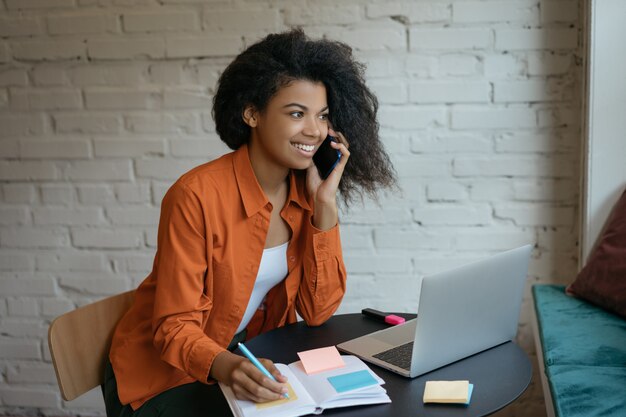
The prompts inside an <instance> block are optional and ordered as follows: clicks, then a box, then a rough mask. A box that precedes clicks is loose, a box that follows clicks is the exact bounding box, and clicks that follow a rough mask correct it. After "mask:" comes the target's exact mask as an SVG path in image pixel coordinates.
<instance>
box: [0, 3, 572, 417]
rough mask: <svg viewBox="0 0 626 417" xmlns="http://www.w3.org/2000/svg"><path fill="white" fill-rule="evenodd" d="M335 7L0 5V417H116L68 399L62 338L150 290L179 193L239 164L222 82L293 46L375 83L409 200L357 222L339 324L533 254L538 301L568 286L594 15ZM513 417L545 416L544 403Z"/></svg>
mask: <svg viewBox="0 0 626 417" xmlns="http://www.w3.org/2000/svg"><path fill="white" fill-rule="evenodd" d="M131 3H132V5H131ZM335 3H337V4H332V3H331V2H322V3H321V4H320V2H316V1H314V0H302V1H299V2H291V1H287V0H260V1H256V2H248V3H245V2H222V1H209V0H207V1H184V2H181V1H179V0H163V1H153V0H147V1H140V2H106V1H105V2H102V1H93V0H79V1H77V0H4V1H0V414H10V415H34V414H37V413H41V414H43V415H78V414H80V415H102V414H103V412H104V411H103V404H102V398H101V395H100V393H99V391H98V390H94V391H93V392H91V393H89V394H87V395H85V396H83V397H81V398H80V399H78V400H76V401H73V402H64V401H62V400H61V398H60V395H59V393H58V389H57V387H56V382H55V378H54V373H53V370H52V367H51V362H50V354H49V352H48V347H47V342H46V329H47V326H48V324H49V322H50V320H52V319H53V318H54V317H56V316H58V315H60V314H62V313H64V312H66V311H68V310H71V309H73V308H75V307H77V306H80V305H84V304H86V303H89V302H91V301H93V300H96V299H99V298H102V297H104V296H107V295H109V294H114V293H117V292H121V291H124V290H125V289H128V288H131V287H133V286H136V285H137V283H138V282H140V281H141V280H142V279H143V278H144V277H145V275H146V274H147V273H148V271H149V269H150V267H151V265H152V256H153V254H154V249H155V248H154V245H155V240H156V226H157V221H158V213H159V205H160V201H161V199H162V197H163V195H164V193H165V191H166V190H167V188H168V187H169V185H170V184H171V183H172V181H174V180H175V179H176V178H177V177H178V176H179V175H180V174H181V173H183V172H185V171H187V170H188V169H189V168H191V167H193V166H195V165H197V164H199V163H202V162H204V161H206V160H207V159H212V158H214V157H215V156H217V155H220V154H222V153H224V152H226V151H227V148H226V147H225V146H224V145H223V144H222V143H221V142H219V140H218V139H217V136H216V134H215V131H214V127H213V122H212V120H211V116H210V108H211V98H212V94H213V93H214V91H215V89H214V87H215V82H216V80H217V77H218V76H219V73H220V72H221V70H222V69H223V68H224V66H225V65H226V64H227V63H228V62H229V61H230V60H231V59H232V58H233V57H234V55H236V54H237V53H238V52H239V51H241V50H242V49H243V48H244V47H245V46H246V45H249V44H251V43H252V42H254V41H255V40H256V39H258V38H259V37H261V36H263V35H265V34H267V33H270V32H273V31H278V30H282V29H285V28H287V27H289V26H290V25H301V26H303V27H304V28H305V30H306V31H307V32H308V33H309V34H310V35H312V36H327V37H331V38H337V39H341V40H343V41H345V42H347V43H349V44H351V45H352V46H353V47H354V48H355V52H356V55H357V56H358V57H359V59H361V60H363V61H364V62H365V63H366V64H367V78H368V83H369V85H370V86H371V88H372V90H373V91H375V92H376V94H377V95H378V97H379V100H380V104H381V106H380V124H381V136H382V137H383V140H384V143H385V146H386V148H387V149H388V151H389V152H390V154H391V157H392V160H393V161H394V164H395V166H396V169H397V171H398V173H399V176H400V184H401V186H402V194H401V195H397V196H396V195H386V196H385V197H383V198H382V199H381V203H380V205H377V204H375V203H373V202H369V201H368V202H366V204H365V206H364V207H360V206H355V207H354V208H353V210H352V211H350V212H347V213H344V214H343V215H342V222H343V228H342V236H343V243H344V251H345V258H346V264H347V267H348V270H349V273H350V277H349V281H348V294H347V296H346V298H345V300H344V303H343V304H342V306H341V308H340V312H356V311H359V310H360V309H361V308H362V307H364V306H369V307H373V308H379V309H383V310H401V311H411V308H412V306H414V304H415V300H416V298H417V293H418V291H419V290H418V288H419V277H420V275H421V274H425V273H431V272H433V271H437V270H440V269H442V268H448V267H451V266H455V265H459V264H461V263H464V262H468V261H471V260H475V259H477V258H479V257H483V256H485V255H488V254H490V253H494V252H497V251H500V250H504V249H508V248H511V247H515V246H518V245H522V244H524V243H527V242H531V243H534V244H535V250H534V252H533V260H532V263H531V267H530V275H531V279H530V280H529V283H532V282H555V283H567V282H570V281H571V280H572V278H573V276H574V274H575V272H576V256H577V245H578V244H577V241H578V230H577V216H578V204H577V202H578V194H579V188H578V183H579V177H580V171H581V170H580V164H579V156H578V153H579V148H580V145H579V143H580V138H581V132H580V124H579V120H581V111H580V107H581V102H580V90H581V87H582V84H581V79H582V65H583V60H582V58H583V56H582V46H581V40H582V39H583V36H582V33H581V27H582V23H581V22H582V21H583V19H584V16H582V13H581V12H580V10H582V6H581V3H582V2H581V1H578V0H484V1H482V0H472V1H467V0H446V1H426V0H390V1H384V2H383V1H380V0H344V1H341V2H335ZM202 155H204V157H203V156H202ZM407 289H412V291H408V290H407ZM528 306H529V303H528V300H526V301H525V303H524V312H523V314H522V325H521V327H520V329H521V330H520V336H519V342H520V344H521V345H522V346H523V348H524V349H526V350H527V351H528V352H529V354H531V355H534V348H533V346H532V340H531V339H532V338H531V335H530V331H529V326H528V323H527V321H528V313H529V312H528ZM533 359H534V358H533ZM535 375H536V372H535ZM498 415H499V416H529V417H530V416H533V417H534V416H542V415H545V412H544V408H543V398H542V393H541V389H540V387H539V385H538V384H537V383H536V382H534V383H533V384H532V385H531V387H530V388H529V390H528V391H527V392H526V393H525V394H524V396H523V397H522V398H520V399H519V400H518V401H516V402H515V403H514V404H513V405H511V406H510V407H508V408H507V409H505V410H503V411H501V412H500V413H498Z"/></svg>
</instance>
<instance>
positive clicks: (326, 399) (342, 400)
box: [220, 355, 391, 417]
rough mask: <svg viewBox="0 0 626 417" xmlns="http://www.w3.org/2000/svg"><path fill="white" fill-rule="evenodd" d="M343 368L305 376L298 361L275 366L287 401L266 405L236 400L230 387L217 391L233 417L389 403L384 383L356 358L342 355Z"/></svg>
mask: <svg viewBox="0 0 626 417" xmlns="http://www.w3.org/2000/svg"><path fill="white" fill-rule="evenodd" d="M342 358H343V360H344V362H345V364H346V365H345V366H344V367H342V368H339V369H333V370H330V371H326V372H320V373H316V374H313V375H307V374H306V373H305V371H304V368H303V367H302V363H301V362H300V361H298V362H293V363H291V364H290V365H289V366H287V365H284V364H280V363H277V364H276V367H277V368H278V370H280V372H281V373H282V374H283V375H285V376H286V377H287V379H288V381H287V385H288V389H289V399H286V398H285V399H281V400H277V401H271V402H268V403H259V404H257V403H254V402H252V401H245V400H238V399H237V398H235V394H234V393H233V391H232V390H231V389H230V387H228V386H226V385H223V384H221V383H220V388H221V389H222V392H223V393H224V396H225V397H226V401H228V405H229V406H230V409H231V411H232V412H233V414H234V415H235V416H236V417H264V416H267V417H270V416H271V417H297V416H302V415H306V414H321V413H322V411H324V410H325V409H327V408H338V407H348V406H352V405H364V404H382V403H390V402H391V399H390V398H389V396H388V395H387V391H385V389H384V388H383V387H382V386H381V385H382V384H384V383H385V381H383V380H382V379H381V378H380V377H378V375H376V374H375V373H374V372H373V371H372V370H371V369H370V368H369V367H368V366H367V365H366V364H365V363H364V362H363V361H361V360H360V359H359V358H357V357H356V356H351V355H342Z"/></svg>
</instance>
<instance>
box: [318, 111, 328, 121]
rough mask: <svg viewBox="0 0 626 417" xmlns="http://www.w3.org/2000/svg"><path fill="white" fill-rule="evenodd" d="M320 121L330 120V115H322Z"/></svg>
mask: <svg viewBox="0 0 626 417" xmlns="http://www.w3.org/2000/svg"><path fill="white" fill-rule="evenodd" d="M320 119H321V120H328V113H325V114H321V115H320Z"/></svg>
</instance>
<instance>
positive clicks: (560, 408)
mask: <svg viewBox="0 0 626 417" xmlns="http://www.w3.org/2000/svg"><path fill="white" fill-rule="evenodd" d="M546 373H547V374H548V376H549V378H550V391H551V392H552V398H553V399H555V401H554V402H555V404H554V407H555V412H556V414H557V415H558V416H561V417H609V416H611V417H618V416H619V417H622V416H624V415H626V367H624V366H622V367H617V366H616V367H604V366H575V365H553V366H551V367H549V368H548V369H547V370H546Z"/></svg>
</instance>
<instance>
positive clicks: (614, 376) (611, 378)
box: [532, 285, 626, 417]
mask: <svg viewBox="0 0 626 417" xmlns="http://www.w3.org/2000/svg"><path fill="white" fill-rule="evenodd" d="M532 291H533V298H534V299H535V311H536V313H537V322H538V325H539V337H540V339H541V345H542V349H543V355H544V362H545V372H546V375H547V377H548V380H549V381H550V392H551V394H552V399H553V401H554V409H555V413H556V415H557V416H558V417H609V416H610V417H617V416H619V417H623V416H626V320H624V319H622V318H621V317H619V316H617V315H615V314H612V313H609V312H607V311H605V310H603V309H601V308H599V307H596V306H594V305H592V304H590V303H587V302H586V301H583V300H580V299H577V298H573V297H570V296H568V295H567V294H565V287H564V286H562V285H534V286H533V288H532Z"/></svg>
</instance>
